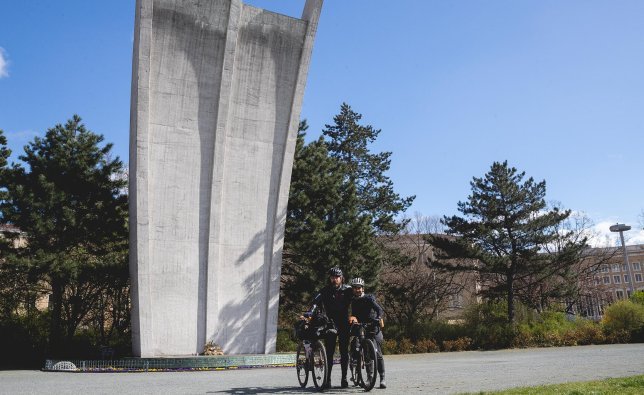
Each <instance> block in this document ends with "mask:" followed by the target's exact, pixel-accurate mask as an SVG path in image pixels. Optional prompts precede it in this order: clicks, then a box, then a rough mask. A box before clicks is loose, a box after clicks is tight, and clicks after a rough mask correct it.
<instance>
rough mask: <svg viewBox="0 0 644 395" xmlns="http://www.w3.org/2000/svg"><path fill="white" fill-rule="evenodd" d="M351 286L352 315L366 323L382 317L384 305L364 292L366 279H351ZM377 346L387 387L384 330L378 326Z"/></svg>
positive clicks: (382, 386)
mask: <svg viewBox="0 0 644 395" xmlns="http://www.w3.org/2000/svg"><path fill="white" fill-rule="evenodd" d="M351 287H352V288H353V300H352V301H351V315H352V316H354V317H356V318H357V319H358V322H361V323H366V322H373V321H377V322H378V323H379V322H380V320H381V319H382V316H383V314H384V311H383V310H382V307H380V305H379V304H378V302H376V298H375V297H374V296H373V295H370V294H369V295H367V294H365V293H364V280H363V279H361V278H360V277H358V278H354V279H353V280H351ZM374 340H375V341H376V348H377V349H378V350H377V354H378V356H377V357H378V374H380V388H387V384H386V383H385V360H384V358H383V357H382V342H383V340H384V338H383V336H382V331H380V329H379V328H378V331H377V333H376V336H375V338H374Z"/></svg>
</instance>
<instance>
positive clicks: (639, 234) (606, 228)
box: [591, 220, 644, 247]
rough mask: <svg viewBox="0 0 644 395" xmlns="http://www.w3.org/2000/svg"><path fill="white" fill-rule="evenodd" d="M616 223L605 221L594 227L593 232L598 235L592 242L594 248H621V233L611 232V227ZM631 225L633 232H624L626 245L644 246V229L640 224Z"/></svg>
mask: <svg viewBox="0 0 644 395" xmlns="http://www.w3.org/2000/svg"><path fill="white" fill-rule="evenodd" d="M616 223H617V221H609V220H605V221H602V222H599V223H597V224H596V225H595V226H593V231H594V233H596V234H597V236H596V237H595V238H594V239H593V240H592V241H591V244H592V245H593V247H620V246H621V245H622V241H621V240H620V238H619V233H617V232H611V231H610V227H611V225H615V224H616ZM627 225H628V223H627ZM630 225H631V230H629V231H627V232H624V241H625V242H626V245H634V244H644V229H642V228H641V226H639V225H638V224H630Z"/></svg>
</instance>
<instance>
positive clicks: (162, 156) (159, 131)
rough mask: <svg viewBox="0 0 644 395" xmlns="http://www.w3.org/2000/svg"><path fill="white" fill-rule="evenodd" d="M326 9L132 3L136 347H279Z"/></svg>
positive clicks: (145, 352)
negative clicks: (300, 136) (301, 152)
mask: <svg viewBox="0 0 644 395" xmlns="http://www.w3.org/2000/svg"><path fill="white" fill-rule="evenodd" d="M321 7H322V0H307V1H306V4H305V6H304V11H303V15H302V18H301V19H297V18H291V17H288V16H284V15H280V14H276V13H273V12H270V11H266V10H263V9H259V8H256V7H252V6H249V5H246V4H243V3H242V2H241V1H239V0H193V1H182V0H137V2H136V22H135V23H136V25H135V26H136V27H135V40H134V56H133V76H132V105H131V132H130V133H131V140H130V189H129V191H130V229H131V230H130V233H131V235H130V274H131V279H132V304H133V306H132V332H133V339H132V340H133V352H134V354H135V355H137V356H141V357H154V356H168V355H194V354H198V353H200V352H202V351H203V348H204V345H205V344H206V342H208V341H213V342H215V343H217V344H219V345H221V346H222V348H223V349H224V351H225V352H226V353H230V354H241V353H270V352H274V351H275V340H276V329H277V312H278V298H279V285H280V265H281V258H282V245H283V238H284V224H285V218H286V205H287V200H288V191H289V183H290V177H291V168H292V164H293V154H294V149H295V140H296V137H297V128H298V124H299V119H300V109H301V104H302V96H303V93H304V86H305V82H306V75H307V72H308V67H309V61H310V57H311V50H312V46H313V40H314V36H315V31H316V28H317V23H318V19H319V15H320V10H321Z"/></svg>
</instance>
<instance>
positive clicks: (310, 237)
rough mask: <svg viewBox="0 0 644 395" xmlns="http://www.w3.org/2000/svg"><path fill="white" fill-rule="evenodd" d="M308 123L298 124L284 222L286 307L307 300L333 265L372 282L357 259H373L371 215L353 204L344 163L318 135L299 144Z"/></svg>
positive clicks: (372, 277)
mask: <svg viewBox="0 0 644 395" xmlns="http://www.w3.org/2000/svg"><path fill="white" fill-rule="evenodd" d="M307 127H308V126H307V125H306V122H305V121H304V122H302V123H301V124H300V130H299V133H298V139H297V146H296V151H295V160H294V165H293V173H292V177H291V190H290V195H289V205H288V214H287V215H288V216H287V221H286V235H285V246H284V250H285V251H284V260H283V263H282V286H281V290H282V295H281V299H280V300H281V303H282V305H283V306H285V307H286V309H289V310H290V309H292V308H300V307H301V305H302V304H305V303H307V302H308V301H310V299H311V297H312V296H313V295H311V293H312V292H314V291H315V290H316V289H317V288H319V287H320V286H321V285H322V284H325V282H326V281H327V270H328V269H329V268H330V267H332V266H340V267H342V269H343V270H344V271H345V276H347V277H348V276H363V277H365V280H366V281H370V282H372V283H373V282H375V275H376V271H371V270H368V265H367V264H362V263H366V262H367V261H373V260H375V259H377V257H376V256H375V251H376V248H375V245H374V239H373V233H374V231H373V229H372V226H371V217H370V216H368V215H366V214H364V213H360V212H359V210H358V209H357V205H358V199H357V195H356V190H355V187H354V186H353V184H351V183H347V182H346V180H345V177H344V175H345V174H346V171H345V170H344V164H342V163H341V162H340V161H338V160H337V159H336V158H333V157H331V156H329V153H328V151H327V148H326V144H325V143H324V141H323V139H322V138H320V139H318V140H316V141H313V142H311V143H310V144H308V145H306V144H305V143H304V136H305V131H306V129H307Z"/></svg>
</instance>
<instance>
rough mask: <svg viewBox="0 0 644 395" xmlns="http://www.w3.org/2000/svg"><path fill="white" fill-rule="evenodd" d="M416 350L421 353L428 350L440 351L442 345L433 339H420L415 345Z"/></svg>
mask: <svg viewBox="0 0 644 395" xmlns="http://www.w3.org/2000/svg"><path fill="white" fill-rule="evenodd" d="M415 349H416V352H419V353H428V352H439V351H440V347H438V344H436V342H435V341H434V340H432V339H420V340H418V341H417V342H416V346H415Z"/></svg>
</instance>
